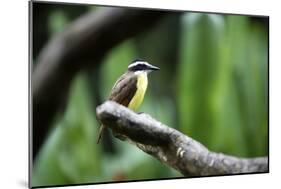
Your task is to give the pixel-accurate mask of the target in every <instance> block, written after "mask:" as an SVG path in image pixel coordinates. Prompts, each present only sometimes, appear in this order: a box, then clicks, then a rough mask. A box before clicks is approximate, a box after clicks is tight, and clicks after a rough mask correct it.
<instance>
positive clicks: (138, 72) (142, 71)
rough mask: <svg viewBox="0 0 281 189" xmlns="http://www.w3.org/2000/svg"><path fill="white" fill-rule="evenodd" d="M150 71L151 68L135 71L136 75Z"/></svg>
mask: <svg viewBox="0 0 281 189" xmlns="http://www.w3.org/2000/svg"><path fill="white" fill-rule="evenodd" d="M149 72H150V70H138V71H135V72H134V74H135V75H141V74H146V75H147V74H148V73H149Z"/></svg>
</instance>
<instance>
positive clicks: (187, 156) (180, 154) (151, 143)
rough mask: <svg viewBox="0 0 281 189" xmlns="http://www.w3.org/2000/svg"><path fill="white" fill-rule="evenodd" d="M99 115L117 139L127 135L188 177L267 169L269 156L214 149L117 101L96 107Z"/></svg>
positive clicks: (137, 144)
mask: <svg viewBox="0 0 281 189" xmlns="http://www.w3.org/2000/svg"><path fill="white" fill-rule="evenodd" d="M97 117H98V118H99V120H100V121H101V122H102V123H103V124H104V125H106V126H107V127H109V128H110V129H112V131H113V133H114V134H115V135H116V136H118V138H123V139H125V138H126V139H127V140H129V141H130V142H131V143H134V144H135V145H136V146H137V147H138V148H140V149H141V150H143V151H144V152H146V153H148V154H150V155H152V156H154V157H155V158H157V159H158V160H159V161H161V162H162V163H164V164H166V165H168V166H170V167H173V168H174V169H176V170H178V171H179V172H181V173H182V174H183V175H185V176H204V175H226V174H238V173H253V172H268V157H259V158H239V157H234V156H229V155H225V154H222V153H216V152H211V151H209V150H208V149H207V148H206V147H205V146H203V145H202V144H200V143H199V142H197V141H195V140H193V139H192V138H190V137H188V136H186V135H184V134H182V133H181V132H179V131H177V130H175V129H172V128H170V127H167V126H165V125H164V124H162V123H160V122H158V121H156V120H154V119H153V118H151V117H150V116H149V115H147V114H136V113H134V112H133V111H131V110H129V109H127V108H125V107H124V106H121V105H119V104H117V103H115V102H110V101H108V102H105V103H104V104H102V105H100V106H99V107H97ZM120 135H121V136H122V137H121V136H120Z"/></svg>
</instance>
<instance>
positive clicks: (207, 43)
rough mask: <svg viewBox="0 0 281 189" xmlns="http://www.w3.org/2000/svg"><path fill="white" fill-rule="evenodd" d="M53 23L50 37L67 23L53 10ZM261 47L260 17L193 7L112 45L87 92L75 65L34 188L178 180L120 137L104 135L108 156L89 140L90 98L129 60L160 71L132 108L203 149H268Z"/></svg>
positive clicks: (93, 125)
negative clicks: (110, 149) (110, 145)
mask: <svg viewBox="0 0 281 189" xmlns="http://www.w3.org/2000/svg"><path fill="white" fill-rule="evenodd" d="M90 10H91V11H94V9H93V8H91V9H90ZM255 19H257V18H255ZM51 20H53V21H52V24H51V25H50V31H51V33H56V32H59V31H62V30H63V29H64V28H65V26H66V24H67V23H69V22H71V20H69V18H67V17H65V14H64V13H61V12H57V13H54V14H53V16H52V17H51ZM175 36H177V37H175ZM162 47H163V48H162ZM267 49H268V31H267V29H266V27H265V25H264V23H263V22H260V21H255V20H253V18H249V17H246V16H235V15H230V16H226V15H218V14H200V13H186V14H184V15H182V16H178V17H171V18H167V19H166V20H164V21H163V22H161V23H160V25H158V27H156V28H155V29H153V30H149V31H147V32H146V33H145V34H142V35H141V36H137V38H134V39H130V40H127V41H125V42H123V43H122V44H119V45H118V46H117V47H115V48H114V49H112V51H111V52H110V53H109V54H108V55H107V56H106V58H105V60H104V61H103V62H102V64H101V67H100V70H99V72H100V74H99V75H100V78H99V86H100V88H99V89H98V90H99V91H98V93H94V94H93V93H92V92H91V90H90V87H89V86H90V85H89V80H88V79H89V78H88V77H86V76H85V74H84V72H83V71H82V72H81V73H80V74H79V75H78V76H77V78H75V80H74V81H73V83H72V87H71V90H70V96H69V99H68V103H67V107H66V110H65V112H63V113H60V114H59V115H58V116H57V120H56V121H55V123H54V125H53V129H52V131H51V132H50V134H49V137H48V138H47V141H46V143H45V144H44V146H43V148H42V149H41V151H40V153H39V156H38V157H37V159H36V161H35V164H34V168H33V180H32V183H33V186H38V185H54V184H73V183H85V182H91V183H93V182H105V181H117V180H124V179H125V180H136V179H157V178H169V177H179V176H180V174H179V173H178V172H177V171H175V170H172V169H171V168H169V167H167V166H166V165H163V164H162V163H160V162H159V161H157V160H156V159H154V158H152V157H151V156H149V155H148V154H145V153H143V152H142V151H140V150H139V149H138V148H136V147H134V146H132V145H131V144H128V143H126V142H122V141H119V140H117V139H115V138H112V142H113V143H114V144H115V148H116V149H115V150H116V151H115V152H114V153H106V152H105V150H104V147H103V146H102V145H97V144H96V143H95V142H96V135H97V130H98V127H99V123H98V121H97V120H96V116H95V106H96V105H98V104H99V103H100V102H96V99H98V98H95V96H94V95H97V94H100V95H101V99H102V100H106V99H107V98H108V96H109V94H110V91H111V88H112V86H113V85H114V83H115V81H116V80H117V79H118V77H119V76H120V75H121V74H123V73H124V72H125V70H126V69H127V66H128V64H129V63H130V62H131V61H132V60H134V59H135V58H144V59H146V60H148V61H149V62H150V63H151V64H154V65H157V66H159V67H160V68H161V70H160V71H159V72H155V73H152V74H151V75H149V79H150V81H151V82H150V83H149V86H148V91H147V94H146V97H145V99H144V103H143V105H142V106H141V108H140V110H139V111H140V112H145V113H148V114H150V115H151V116H153V117H155V118H156V119H158V120H159V121H161V122H163V123H165V124H167V125H169V126H171V127H175V128H177V129H178V130H180V131H181V132H183V133H186V134H187V135H189V136H191V137H193V138H195V139H196V140H198V141H199V142H201V143H203V144H204V145H206V146H207V147H208V148H210V149H211V150H214V151H218V152H223V153H227V154H232V155H238V156H245V157H252V156H262V155H267V153H268V133H267V132H268V104H267V103H268V96H267V88H268V86H267V83H268V79H267V77H268V76H267V72H268V51H267ZM96 87H97V86H96ZM93 104H94V106H93ZM105 147H107V146H105Z"/></svg>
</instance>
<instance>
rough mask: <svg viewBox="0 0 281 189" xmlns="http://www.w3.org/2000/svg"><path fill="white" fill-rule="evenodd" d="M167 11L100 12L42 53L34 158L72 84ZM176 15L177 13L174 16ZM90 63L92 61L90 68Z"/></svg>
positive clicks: (35, 92) (35, 93) (35, 88)
mask: <svg viewBox="0 0 281 189" xmlns="http://www.w3.org/2000/svg"><path fill="white" fill-rule="evenodd" d="M168 14H169V13H165V12H164V11H150V10H140V9H124V8H100V10H99V11H95V12H90V13H87V14H85V15H84V16H81V17H80V18H79V19H77V20H76V21H74V22H73V23H71V24H70V25H69V26H68V27H67V28H66V29H65V31H63V32H61V33H59V34H58V35H56V36H55V37H53V38H52V39H51V40H50V41H49V43H48V44H47V45H46V46H45V47H44V48H43V49H42V51H41V53H40V54H39V57H38V60H37V64H36V65H37V66H36V67H35V69H34V72H33V74H32V78H31V79H32V101H33V102H32V103H33V110H32V112H33V115H32V120H33V121H32V124H33V127H32V129H33V137H32V138H33V141H32V143H33V158H34V157H35V156H36V154H37V152H38V151H39V149H40V147H41V145H42V143H43V141H44V140H45V137H46V135H47V133H48V131H49V128H50V124H51V121H52V120H53V118H54V116H55V115H56V113H57V112H58V110H59V108H61V107H62V105H63V104H64V103H65V101H66V99H67V94H68V90H69V86H70V83H71V80H72V79H73V78H74V76H75V75H76V74H77V73H78V72H79V71H80V70H81V69H83V68H87V66H94V65H97V64H98V63H100V62H101V60H102V59H103V57H104V56H105V54H106V53H107V52H108V51H109V50H111V48H112V47H114V46H116V45H117V44H119V43H120V42H122V41H124V40H125V39H128V38H129V37H132V36H135V35H137V34H139V33H141V32H142V31H147V30H148V28H150V27H153V25H154V24H155V23H156V22H157V21H158V20H160V18H161V17H163V16H164V15H168ZM172 14H175V13H172ZM88 60H92V62H91V63H90V64H89V61H88Z"/></svg>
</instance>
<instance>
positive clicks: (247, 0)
mask: <svg viewBox="0 0 281 189" xmlns="http://www.w3.org/2000/svg"><path fill="white" fill-rule="evenodd" d="M49 1H51V0H49ZM58 1H59V0H58ZM67 1H68V2H76V3H77V2H78V3H90V4H103V5H123V6H133V7H151V8H164V9H179V10H195V11H208V12H223V13H238V14H255V15H269V16H270V81H271V83H270V102H271V103H270V113H271V114H270V152H271V158H270V171H271V173H270V174H257V175H243V176H226V177H209V178H197V179H180V180H167V181H151V182H137V183H124V184H114V185H112V184H105V185H94V186H79V187H67V188H93V187H94V188H108V189H109V188H110V189H112V188H113V187H114V188H117V189H118V188H120V189H124V188H132V187H134V188H142V189H143V188H144V187H149V188H156V187H161V188H169V189H171V188H182V187H184V188H206V187H207V188H228V189H232V188H233V189H234V188H235V189H237V188H250V187H251V188H255V189H259V188H262V189H264V188H266V187H270V185H272V186H275V185H276V186H277V187H278V185H279V186H280V182H278V181H279V179H280V170H281V169H280V168H281V167H280V161H281V157H280V151H281V150H280V146H279V144H278V143H279V142H280V141H278V138H280V135H281V123H280V118H279V117H280V114H281V113H280V107H281V104H280V98H281V87H280V86H281V82H280V81H281V80H280V75H281V74H280V72H281V69H280V65H281V61H280V51H281V48H280V44H281V41H280V35H281V29H280V25H281V24H280V23H281V19H280V13H279V12H280V6H279V4H278V1H275V0H267V1H265V0H263V1H260V0H209V1H208V0H207V1H206V0H192V1H190V0H184V1H182V0H173V1H171V0H153V1H151V0H92V1H90V0H67ZM278 9H279V10H278ZM0 19H1V20H0V23H1V30H0V31H1V35H0V45H1V51H0V60H1V61H0V126H1V132H0V140H1V141H0V145H1V146H0V149H1V155H0V157H1V159H0V162H1V166H0V168H1V175H0V179H1V182H0V188H26V184H27V178H28V172H27V169H28V164H27V162H28V153H27V152H28V151H27V146H28V142H27V141H28V111H27V110H28V102H27V99H28V89H27V88H28V63H27V60H28V49H27V47H28V3H27V1H23V0H6V1H3V2H1V11H0Z"/></svg>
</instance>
